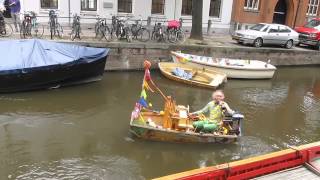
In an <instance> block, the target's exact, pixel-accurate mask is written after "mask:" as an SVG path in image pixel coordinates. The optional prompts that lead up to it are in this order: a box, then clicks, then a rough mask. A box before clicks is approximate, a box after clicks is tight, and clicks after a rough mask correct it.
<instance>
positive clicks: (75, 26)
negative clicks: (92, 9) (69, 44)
mask: <svg viewBox="0 0 320 180" xmlns="http://www.w3.org/2000/svg"><path fill="white" fill-rule="evenodd" d="M80 32H81V26H80V16H78V15H77V14H74V15H73V22H72V30H71V33H70V38H71V40H72V41H73V40H74V39H75V38H78V39H80V40H81V38H80Z"/></svg>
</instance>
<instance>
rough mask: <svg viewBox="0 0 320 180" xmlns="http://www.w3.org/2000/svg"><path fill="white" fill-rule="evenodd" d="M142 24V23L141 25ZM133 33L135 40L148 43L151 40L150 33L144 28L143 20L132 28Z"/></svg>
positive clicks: (136, 22) (137, 21)
mask: <svg viewBox="0 0 320 180" xmlns="http://www.w3.org/2000/svg"><path fill="white" fill-rule="evenodd" d="M139 22H140V23H139ZM131 33H132V36H133V38H134V39H138V37H139V39H138V40H139V41H141V42H147V41H149V40H150V31H149V30H148V29H147V28H145V27H143V26H142V18H140V20H136V21H135V24H133V25H132V26H131Z"/></svg>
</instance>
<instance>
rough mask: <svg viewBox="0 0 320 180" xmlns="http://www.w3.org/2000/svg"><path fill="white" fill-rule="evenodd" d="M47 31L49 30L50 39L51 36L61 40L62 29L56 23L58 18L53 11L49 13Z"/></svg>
mask: <svg viewBox="0 0 320 180" xmlns="http://www.w3.org/2000/svg"><path fill="white" fill-rule="evenodd" d="M49 29H50V38H51V39H52V38H53V36H58V37H59V38H62V36H63V29H62V26H61V25H60V24H59V23H58V17H57V14H56V12H55V11H54V10H50V11H49Z"/></svg>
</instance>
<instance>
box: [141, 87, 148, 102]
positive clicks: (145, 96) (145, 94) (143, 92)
mask: <svg viewBox="0 0 320 180" xmlns="http://www.w3.org/2000/svg"><path fill="white" fill-rule="evenodd" d="M140 97H143V98H144V99H145V100H147V93H146V90H144V89H142V91H141V94H140Z"/></svg>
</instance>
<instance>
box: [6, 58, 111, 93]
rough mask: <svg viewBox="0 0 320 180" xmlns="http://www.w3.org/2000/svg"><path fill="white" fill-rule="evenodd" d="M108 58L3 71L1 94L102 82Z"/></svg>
mask: <svg viewBox="0 0 320 180" xmlns="http://www.w3.org/2000/svg"><path fill="white" fill-rule="evenodd" d="M105 63H106V56H105V57H102V58H100V59H97V60H95V61H91V62H87V61H86V60H78V61H73V62H69V63H66V64H63V65H60V64H59V65H50V66H45V67H36V68H28V69H20V70H10V71H2V72H1V74H0V82H1V84H0V93H11V92H19V91H30V90H38V89H51V88H58V87H62V86H70V85H76V84H82V83H88V82H93V81H98V80H101V78H102V75H103V73H104V68H105Z"/></svg>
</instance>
